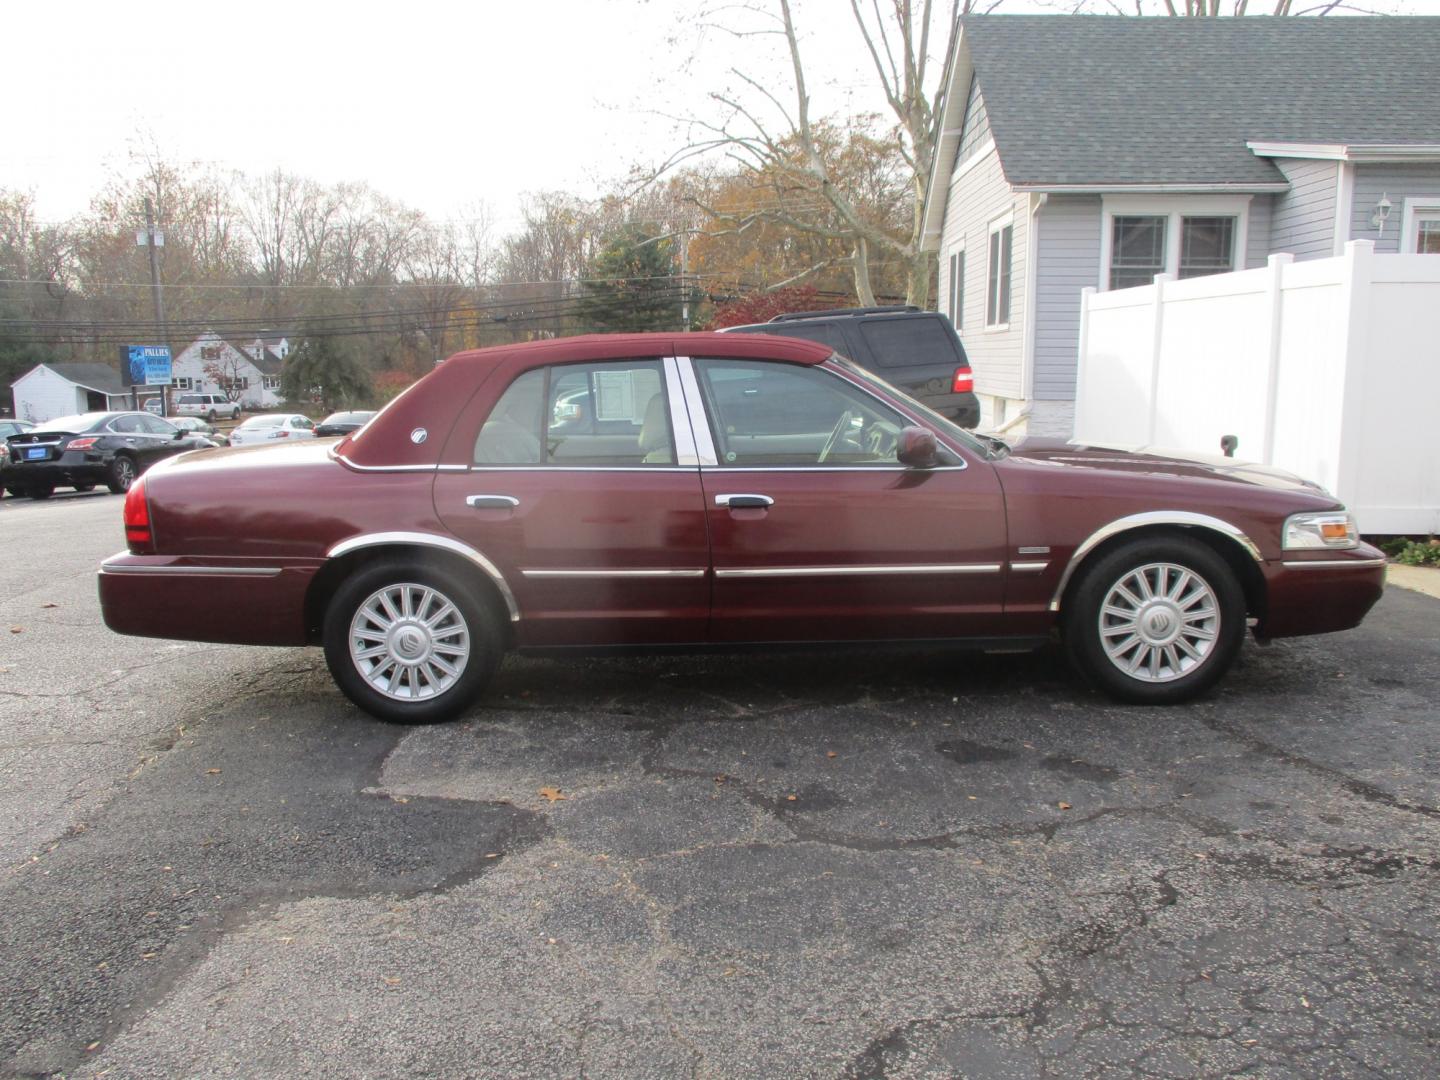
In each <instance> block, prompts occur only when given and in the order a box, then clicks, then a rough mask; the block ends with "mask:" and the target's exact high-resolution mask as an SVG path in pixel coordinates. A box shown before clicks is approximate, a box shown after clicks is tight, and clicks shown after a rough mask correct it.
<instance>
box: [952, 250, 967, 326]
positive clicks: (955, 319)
mask: <svg viewBox="0 0 1440 1080" xmlns="http://www.w3.org/2000/svg"><path fill="white" fill-rule="evenodd" d="M950 321H951V322H952V323H953V324H954V325H955V329H956V330H959V329H960V328H961V327H963V326H964V325H965V249H964V248H961V249H960V250H958V251H956V252H953V253H952V254H951V255H950Z"/></svg>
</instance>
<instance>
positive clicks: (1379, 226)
mask: <svg viewBox="0 0 1440 1080" xmlns="http://www.w3.org/2000/svg"><path fill="white" fill-rule="evenodd" d="M1389 216H1390V194H1389V192H1381V194H1380V201H1379V202H1378V203H1376V204H1375V213H1373V214H1371V215H1370V224H1371V225H1374V226H1375V238H1376V239H1377V240H1378V239H1380V238H1381V237H1383V236H1384V235H1385V220H1386V219H1387V218H1388V217H1389Z"/></svg>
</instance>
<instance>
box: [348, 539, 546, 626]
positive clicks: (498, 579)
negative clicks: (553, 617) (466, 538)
mask: <svg viewBox="0 0 1440 1080" xmlns="http://www.w3.org/2000/svg"><path fill="white" fill-rule="evenodd" d="M386 544H418V545H420V546H422V547H433V548H440V549H441V550H442V551H450V552H453V553H454V554H456V555H460V556H463V557H464V558H466V559H469V560H470V561H471V562H473V563H474V564H475V565H476V566H478V567H480V569H481V570H483V571H485V574H486V576H487V577H489V578H490V580H491V581H493V582H494V583H495V588H496V589H498V590H499V591H500V598H501V599H502V600H504V601H505V607H506V609H507V610H508V611H509V613H510V621H511V622H519V621H520V605H519V604H517V603H516V602H515V594H514V593H513V592H511V591H510V586H509V584H508V583H507V582H506V581H505V575H504V574H502V573H500V569H499V567H497V566H496V565H495V564H494V563H493V562H491V561H490V560H489V559H487V558H486V557H485V556H484V555H482V554H481V553H480V552H478V551H476V550H475V549H474V548H472V547H471V546H470V545H469V544H462V543H461V542H460V541H459V540H455V539H453V538H451V537H449V536H441V535H439V534H438V533H420V532H381V533H363V534H361V535H360V536H352V537H350V538H349V539H347V540H341V541H340V543H338V544H336V545H335V546H334V547H332V548H331V549H330V550H329V551H327V552H326V553H325V557H326V558H327V559H338V558H340V556H342V555H348V554H350V552H352V551H359V550H360V549H361V548H367V547H382V546H384V545H386Z"/></svg>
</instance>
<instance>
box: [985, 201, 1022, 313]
mask: <svg viewBox="0 0 1440 1080" xmlns="http://www.w3.org/2000/svg"><path fill="white" fill-rule="evenodd" d="M1007 225H1008V226H1010V311H1011V313H1012V314H1013V313H1014V310H1015V212H1014V211H1013V210H1012V211H1010V212H1009V213H1008V214H1003V215H1001V216H1000V217H998V218H995V219H994V220H993V221H991V222H990V225H989V227H988V228H987V229H986V231H985V304H984V306H983V307H982V308H981V309H980V324H981V329H982V331H983V332H984V333H986V334H1003V333H1005V331H1007V330H1009V329H1010V323H1009V322H1008V321H1007V322H997V323H992V322H990V321H989V320H990V246H991V245H990V238H991V237H992V236H994V235H995V234H996V233H998V232H1000V231H1001V230H1002V229H1004V228H1005V227H1006V226H1007ZM996 307H997V308H998V307H999V301H998V298H997V301H996ZM996 314H997V315H998V314H999V312H998V311H997V312H996Z"/></svg>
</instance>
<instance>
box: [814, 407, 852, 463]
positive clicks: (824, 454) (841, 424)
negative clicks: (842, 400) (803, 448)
mask: <svg viewBox="0 0 1440 1080" xmlns="http://www.w3.org/2000/svg"><path fill="white" fill-rule="evenodd" d="M854 419H855V413H854V411H853V410H851V409H846V410H845V411H844V412H843V413H841V414H840V419H839V420H837V421H835V429H834V430H833V431H831V432H830V437H829V438H828V439H826V440H825V445H824V447H823V448H822V449H821V450H820V457H819V458H817V459H816V462H815V463H816V464H817V465H823V464H825V459H826V458H828V457H829V456H830V452H831V451H832V450H834V449H835V444H836V443H838V442H839V441H840V435H841V433H842V432H843V431H844V430H845V429H846V428H847V427H849V426H850V421H852V420H854Z"/></svg>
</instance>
